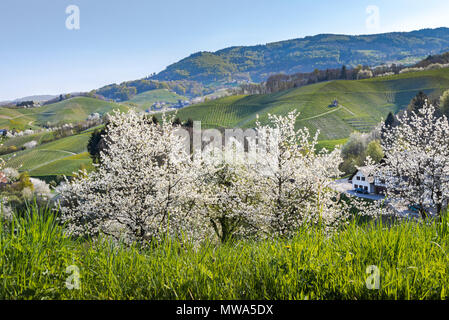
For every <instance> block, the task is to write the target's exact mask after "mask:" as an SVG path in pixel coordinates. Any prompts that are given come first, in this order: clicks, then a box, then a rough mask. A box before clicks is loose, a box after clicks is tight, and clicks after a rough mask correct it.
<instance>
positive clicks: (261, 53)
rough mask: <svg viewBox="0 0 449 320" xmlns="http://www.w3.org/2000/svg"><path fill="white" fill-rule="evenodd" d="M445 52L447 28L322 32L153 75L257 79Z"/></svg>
mask: <svg viewBox="0 0 449 320" xmlns="http://www.w3.org/2000/svg"><path fill="white" fill-rule="evenodd" d="M445 51H449V28H438V29H423V30H419V31H412V32H393V33H384V34H375V35H360V36H348V35H334V34H321V35H316V36H311V37H305V38H300V39H293V40H287V41H281V42H274V43H269V44H266V45H257V46H246V47H243V46H242V47H230V48H226V49H222V50H219V51H216V52H198V53H195V54H192V55H191V56H189V57H187V58H185V59H183V60H181V61H179V62H177V63H174V64H172V65H170V66H168V67H167V68H166V69H165V70H164V71H162V72H160V73H159V74H157V75H154V76H153V77H152V79H155V80H195V81H200V82H203V83H211V82H215V81H225V82H226V81H233V80H249V81H254V82H260V81H264V80H266V78H267V77H268V76H269V75H271V74H276V73H282V72H283V73H287V74H292V73H296V72H310V71H313V70H314V69H321V70H323V69H327V68H338V67H341V66H342V65H346V66H348V67H354V66H357V65H359V64H361V65H368V66H376V65H381V64H383V63H397V64H413V63H415V62H418V61H419V60H421V59H423V58H425V57H427V56H428V55H435V54H439V53H442V52H445Z"/></svg>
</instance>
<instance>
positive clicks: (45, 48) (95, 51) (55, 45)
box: [0, 0, 449, 101]
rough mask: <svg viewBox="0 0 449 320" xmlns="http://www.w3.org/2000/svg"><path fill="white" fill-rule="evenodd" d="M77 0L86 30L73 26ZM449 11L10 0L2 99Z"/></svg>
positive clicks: (383, 27)
mask: <svg viewBox="0 0 449 320" xmlns="http://www.w3.org/2000/svg"><path fill="white" fill-rule="evenodd" d="M69 5H76V6H78V8H79V10H80V20H79V21H80V28H79V30H69V29H67V28H66V19H67V17H68V16H69V14H66V8H67V6H69ZM370 5H374V6H377V8H378V9H379V19H378V20H377V21H378V22H379V23H378V24H375V23H374V24H373V20H372V19H371V20H369V21H371V22H369V23H368V24H367V19H368V18H369V16H370V15H372V12H371V13H367V7H368V6H370ZM448 16H449V2H448V1H447V0H426V1H423V0H420V1H416V0H388V1H387V0H385V1H376V0H368V1H365V0H353V1H350V0H340V1H335V0H332V1H330V0H329V1H325V0H314V1H303V0H277V1H273V0H226V1H222V0H220V1H219V0H159V1H156V0H126V1H124V0H39V1H36V0H27V1H26V0H1V1H0V101H2V100H8V99H13V98H18V97H23V96H28V95H35V94H59V93H66V92H75V91H88V90H91V89H96V88H99V87H101V86H103V85H106V84H110V83H114V82H117V83H118V82H122V81H125V80H134V79H139V78H142V77H145V76H147V75H149V74H150V73H152V72H159V71H161V70H163V69H164V68H165V67H166V66H168V65H169V64H171V63H174V62H176V61H178V60H179V59H182V58H184V57H186V56H188V55H190V54H191V53H194V52H197V51H215V50H218V49H222V48H225V47H228V46H233V45H254V44H264V43H267V42H273V41H279V40H286V39H293V38H299V37H304V36H308V35H315V34H319V33H343V34H369V33H380V32H389V31H411V30H416V29H421V28H425V27H441V26H446V27H448V26H449V21H448Z"/></svg>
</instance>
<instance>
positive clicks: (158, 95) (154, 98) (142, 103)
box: [127, 89, 187, 110]
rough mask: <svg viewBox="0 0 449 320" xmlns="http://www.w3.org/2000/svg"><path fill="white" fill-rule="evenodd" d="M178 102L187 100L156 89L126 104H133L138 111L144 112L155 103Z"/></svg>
mask: <svg viewBox="0 0 449 320" xmlns="http://www.w3.org/2000/svg"><path fill="white" fill-rule="evenodd" d="M178 100H187V98H186V97H184V96H181V95H179V94H177V93H175V92H172V91H169V90H167V89H157V90H150V91H145V92H142V93H140V94H138V95H136V96H134V97H133V98H132V99H131V100H128V101H127V102H131V103H135V104H137V105H138V106H139V108H140V109H142V110H146V109H148V108H150V107H151V106H152V105H153V103H155V102H161V101H162V102H166V103H177V102H178Z"/></svg>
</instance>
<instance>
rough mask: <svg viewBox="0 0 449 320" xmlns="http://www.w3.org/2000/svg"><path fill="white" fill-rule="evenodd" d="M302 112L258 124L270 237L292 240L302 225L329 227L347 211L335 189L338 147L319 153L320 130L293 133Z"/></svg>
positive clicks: (339, 157) (333, 225) (338, 221)
mask: <svg viewBox="0 0 449 320" xmlns="http://www.w3.org/2000/svg"><path fill="white" fill-rule="evenodd" d="M297 117H298V113H297V112H296V111H294V112H291V113H289V114H288V115H287V116H286V117H282V116H275V115H270V116H269V120H270V122H271V123H270V124H269V125H261V124H260V123H259V122H258V123H257V128H256V130H257V132H258V139H259V143H261V142H262V146H263V145H265V147H263V149H264V150H262V151H263V152H262V153H261V155H260V156H259V157H258V161H259V164H260V168H259V172H261V175H262V176H261V178H260V179H259V183H260V184H261V188H263V190H264V192H263V195H264V202H265V206H266V209H265V210H266V212H267V214H268V215H269V219H270V229H271V231H272V234H274V235H281V236H290V235H292V234H294V233H295V231H297V230H298V228H299V227H300V226H301V225H303V224H306V223H307V224H320V225H322V226H324V227H325V228H327V229H332V228H334V227H335V226H336V225H339V224H341V223H344V222H345V221H346V218H347V210H344V209H343V206H344V204H343V203H342V202H340V201H339V196H338V193H337V192H335V191H334V190H332V189H331V184H332V181H333V178H334V177H338V176H339V174H340V172H339V170H338V166H339V164H340V163H341V161H342V159H341V156H340V149H339V148H336V149H335V150H334V151H332V152H330V153H329V152H327V151H326V150H323V151H321V152H316V144H317V138H318V134H319V133H318V132H317V133H316V134H315V136H313V137H312V136H311V134H310V132H309V130H308V129H307V128H301V129H295V123H296V119H297Z"/></svg>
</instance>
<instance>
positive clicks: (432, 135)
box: [379, 102, 449, 218]
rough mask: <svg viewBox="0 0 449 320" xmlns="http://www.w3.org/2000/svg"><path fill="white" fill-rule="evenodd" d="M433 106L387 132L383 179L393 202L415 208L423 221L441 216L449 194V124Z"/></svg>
mask: <svg viewBox="0 0 449 320" xmlns="http://www.w3.org/2000/svg"><path fill="white" fill-rule="evenodd" d="M436 111H437V110H436V109H435V108H434V107H433V106H432V105H428V104H427V102H426V103H425V105H424V106H423V107H422V108H421V109H419V110H417V111H416V112H406V113H405V114H404V116H403V117H400V118H399V119H398V121H399V125H398V126H395V127H392V128H384V132H385V137H384V139H383V141H382V147H383V149H384V153H385V158H384V164H383V165H382V166H381V167H380V170H379V175H380V177H381V178H382V179H383V180H385V182H386V185H387V195H388V197H389V198H394V199H396V200H400V201H401V202H402V203H403V204H404V205H414V206H416V207H417V208H418V210H419V213H420V214H421V216H422V217H423V218H425V217H426V216H428V214H429V211H430V209H433V210H435V211H436V213H437V214H439V213H441V210H442V208H443V205H444V203H445V201H446V199H447V197H448V191H449V189H448V188H449V123H448V120H447V118H446V117H445V116H439V114H438V113H437V112H436Z"/></svg>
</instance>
